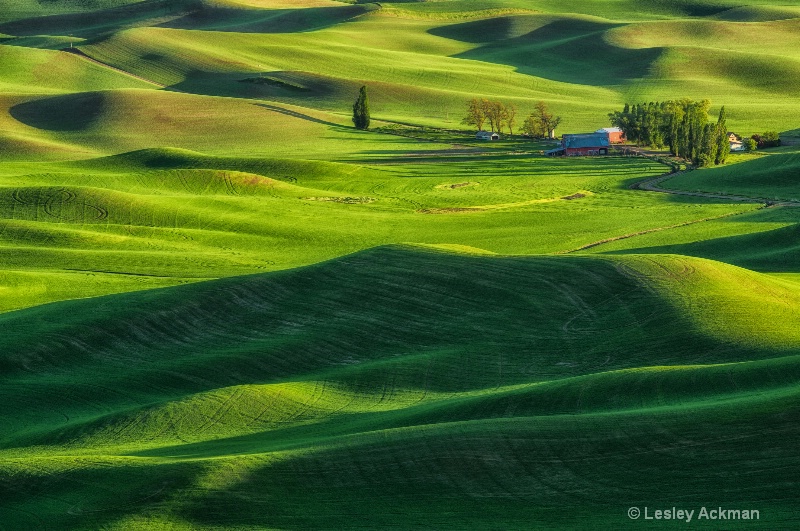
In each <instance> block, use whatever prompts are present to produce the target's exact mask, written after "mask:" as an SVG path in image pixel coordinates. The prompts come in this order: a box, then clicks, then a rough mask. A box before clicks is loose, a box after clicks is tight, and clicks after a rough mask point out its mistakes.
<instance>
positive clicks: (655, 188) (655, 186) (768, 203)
mask: <svg viewBox="0 0 800 531" xmlns="http://www.w3.org/2000/svg"><path fill="white" fill-rule="evenodd" d="M682 173H686V172H685V171H682V172H676V173H672V172H670V173H665V174H662V175H657V176H655V177H648V178H647V179H644V180H641V181H638V182H635V183H633V184H631V185H630V187H629V188H630V189H631V190H644V191H646V192H657V193H662V194H672V195H682V196H690V197H707V198H709V199H724V200H728V201H738V202H742V203H762V205H763V206H762V207H761V208H771V207H776V206H785V207H798V206H800V201H792V200H787V201H773V200H769V199H766V198H761V197H748V196H744V195H732V194H721V193H712V192H701V191H689V190H673V189H670V188H662V187H661V186H659V185H660V184H661V183H663V182H664V181H667V180H669V179H671V178H673V177H676V176H678V175H680V174H682ZM746 212H751V210H744V211H742V212H730V213H728V214H722V215H720V216H712V217H707V218H701V219H696V220H690V221H684V222H682V223H676V224H673V225H667V226H664V227H655V228H652V229H646V230H642V231H638V232H632V233H628V234H622V235H620V236H613V237H611V238H605V239H603V240H598V241H596V242H592V243H588V244H586V245H582V246H580V247H577V248H575V249H569V250H566V251H561V252H559V253H558V254H570V253H577V252H580V251H585V250H587V249H591V248H593V247H597V246H599V245H604V244H606V243H611V242H615V241H619V240H625V239H628V238H633V237H634V236H642V235H644V234H650V233H651V232H660V231H663V230H669V229H676V228H679V227H685V226H687V225H694V224H695V223H703V222H705V221H713V220H716V219H720V218H726V217H731V216H738V215H739V214H744V213H746Z"/></svg>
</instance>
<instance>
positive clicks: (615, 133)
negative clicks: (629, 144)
mask: <svg viewBox="0 0 800 531" xmlns="http://www.w3.org/2000/svg"><path fill="white" fill-rule="evenodd" d="M595 133H606V134H608V141H609V142H610V143H612V144H624V143H625V133H623V132H622V129H620V128H619V127H604V128H603V129H598V130H597V131H595Z"/></svg>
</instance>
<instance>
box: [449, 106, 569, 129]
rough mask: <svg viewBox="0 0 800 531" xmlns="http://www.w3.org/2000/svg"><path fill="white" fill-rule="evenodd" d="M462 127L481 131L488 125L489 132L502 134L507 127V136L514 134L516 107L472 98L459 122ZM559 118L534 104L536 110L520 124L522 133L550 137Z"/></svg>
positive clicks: (545, 107) (543, 107) (545, 108)
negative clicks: (475, 128) (471, 127)
mask: <svg viewBox="0 0 800 531" xmlns="http://www.w3.org/2000/svg"><path fill="white" fill-rule="evenodd" d="M461 123H462V124H464V125H473V126H475V127H477V128H478V131H482V130H483V127H484V125H488V126H489V128H490V129H491V131H492V132H493V133H494V132H497V133H502V132H503V128H504V127H507V128H508V132H509V134H511V135H513V134H514V126H515V125H516V123H517V106H516V105H514V104H513V103H510V104H506V103H503V102H502V101H491V100H488V99H486V98H473V99H471V100H469V101H468V102H467V115H466V116H465V117H464V119H463V120H461ZM559 123H561V117H560V116H555V115H554V114H553V113H551V112H550V111H548V109H547V106H546V105H545V103H544V102H543V101H540V102H539V103H537V104H536V109H535V110H534V111H533V112H532V113H531V114H530V115H529V116H528V117H527V118H525V121H524V122H523V123H522V132H523V133H524V134H526V135H528V136H532V137H550V138H552V137H553V136H554V134H555V130H556V127H558V124H559Z"/></svg>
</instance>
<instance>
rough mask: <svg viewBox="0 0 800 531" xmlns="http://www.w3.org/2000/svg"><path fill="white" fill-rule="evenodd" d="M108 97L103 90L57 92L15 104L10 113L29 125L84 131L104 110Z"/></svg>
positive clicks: (48, 129)
mask: <svg viewBox="0 0 800 531" xmlns="http://www.w3.org/2000/svg"><path fill="white" fill-rule="evenodd" d="M104 108H105V98H104V96H103V94H101V93H99V92H81V93H77V94H66V95H63V96H53V97H49V98H42V99H38V100H33V101H27V102H25V103H20V104H17V105H14V106H13V107H11V109H9V114H11V116H12V117H13V118H14V119H15V120H17V121H19V122H22V123H23V124H25V125H28V126H30V127H35V128H36V129H44V130H47V131H80V130H83V129H86V128H88V127H89V126H90V125H91V124H92V122H94V121H95V120H96V119H97V118H98V117H99V116H100V115H101V114H102V112H103V109H104Z"/></svg>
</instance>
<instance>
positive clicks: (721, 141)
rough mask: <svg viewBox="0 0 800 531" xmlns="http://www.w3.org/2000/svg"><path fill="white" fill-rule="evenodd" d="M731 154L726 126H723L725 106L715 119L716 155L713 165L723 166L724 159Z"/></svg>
mask: <svg viewBox="0 0 800 531" xmlns="http://www.w3.org/2000/svg"><path fill="white" fill-rule="evenodd" d="M730 152H731V143H730V140H729V139H728V126H727V125H726V124H725V106H724V105H723V106H722V108H721V109H720V110H719V118H717V155H716V158H715V159H714V164H725V159H727V158H728V155H729V154H730Z"/></svg>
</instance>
